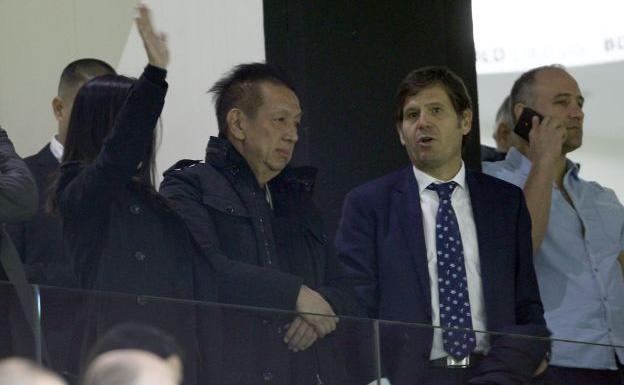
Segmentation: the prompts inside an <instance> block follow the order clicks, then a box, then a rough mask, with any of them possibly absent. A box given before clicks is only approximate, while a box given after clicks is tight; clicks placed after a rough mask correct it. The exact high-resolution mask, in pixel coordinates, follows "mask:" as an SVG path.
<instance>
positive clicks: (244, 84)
mask: <svg viewBox="0 0 624 385" xmlns="http://www.w3.org/2000/svg"><path fill="white" fill-rule="evenodd" d="M262 82H270V83H274V84H277V85H282V86H285V87H288V88H289V89H291V90H292V91H293V92H295V93H296V91H295V87H294V86H293V85H292V83H291V82H290V80H289V79H288V76H287V75H286V73H285V72H284V71H283V70H282V69H280V68H279V67H277V66H274V65H271V64H266V63H247V64H240V65H237V66H236V67H234V68H233V69H232V70H231V71H230V72H228V73H227V74H226V75H225V76H223V77H222V78H221V79H219V80H218V81H217V82H216V83H215V84H214V85H213V86H212V87H211V88H210V90H209V91H208V92H210V93H212V94H213V100H214V104H215V111H216V114H217V122H218V124H219V133H220V134H221V135H225V134H226V133H227V114H228V112H230V110H231V109H232V108H240V109H241V110H243V111H244V112H245V113H246V114H248V115H250V116H252V117H253V116H255V114H256V111H257V110H258V107H260V105H261V104H262V94H261V92H260V88H259V85H260V84H261V83H262Z"/></svg>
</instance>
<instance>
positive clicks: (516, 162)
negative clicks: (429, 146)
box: [483, 66, 624, 384]
mask: <svg viewBox="0 0 624 385" xmlns="http://www.w3.org/2000/svg"><path fill="white" fill-rule="evenodd" d="M583 102H584V98H583V96H582V94H581V91H580V90H579V87H578V84H577V82H576V80H575V79H574V78H573V77H572V76H571V75H570V74H569V73H567V72H566V71H565V69H563V68H562V67H558V66H545V67H539V68H536V69H533V70H530V71H528V72H526V73H524V74H523V75H521V76H520V78H518V80H516V82H515V84H514V86H513V88H512V91H511V108H512V109H513V113H514V117H515V119H517V118H518V117H519V115H520V114H521V112H522V110H523V108H524V107H525V106H526V107H530V108H532V109H534V110H536V111H537V112H539V113H540V114H542V115H543V116H544V117H545V118H544V119H543V120H542V121H541V122H540V121H539V120H538V118H533V122H532V123H533V127H532V129H531V131H530V134H529V141H526V140H525V139H522V138H520V137H519V136H517V135H514V139H513V141H514V143H513V145H514V147H512V148H511V149H510V151H509V152H508V154H507V157H506V159H505V160H503V161H500V162H494V163H490V162H485V163H484V164H483V171H484V172H485V173H487V174H490V175H493V176H496V177H499V178H501V179H503V180H506V181H508V182H511V183H513V184H515V185H517V186H520V187H522V188H523V189H524V194H525V197H526V201H527V206H528V208H529V212H530V214H531V220H532V225H533V227H532V237H533V250H534V254H535V257H534V265H535V270H536V273H537V278H538V283H539V287H540V293H541V297H542V301H543V304H544V310H545V314H544V316H545V318H546V322H547V324H548V327H549V328H550V329H551V331H552V333H553V337H554V338H556V339H566V340H574V341H583V342H587V343H588V344H572V343H566V342H558V341H555V342H554V344H553V350H552V358H551V369H550V373H551V375H552V376H554V377H555V378H557V379H559V381H561V382H562V383H565V384H598V383H600V384H623V383H624V370H623V368H622V362H624V348H621V346H624V278H623V276H624V262H623V260H624V252H623V250H624V207H623V206H622V205H621V204H620V202H619V201H618V200H617V198H616V196H615V194H614V193H613V191H612V190H610V189H608V188H605V187H602V186H600V185H599V184H598V183H596V182H588V181H585V180H583V179H581V178H580V177H579V167H578V165H576V164H574V163H573V162H571V161H570V160H569V159H567V158H566V154H567V153H569V152H571V151H574V150H575V149H577V148H579V147H580V146H581V144H582V138H583V118H584V113H583ZM529 143H530V144H529ZM596 344H602V345H603V346H601V345H596ZM604 345H616V346H620V347H615V348H614V347H612V346H604Z"/></svg>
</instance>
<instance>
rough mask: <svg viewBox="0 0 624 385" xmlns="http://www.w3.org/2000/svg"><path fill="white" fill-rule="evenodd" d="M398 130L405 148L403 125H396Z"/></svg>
mask: <svg viewBox="0 0 624 385" xmlns="http://www.w3.org/2000/svg"><path fill="white" fill-rule="evenodd" d="M396 129H397V132H398V133H399V140H400V141H401V144H402V145H403V146H405V137H404V136H403V128H402V125H401V123H397V124H396Z"/></svg>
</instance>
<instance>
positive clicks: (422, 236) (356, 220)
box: [336, 67, 544, 385]
mask: <svg viewBox="0 0 624 385" xmlns="http://www.w3.org/2000/svg"><path fill="white" fill-rule="evenodd" d="M396 100H397V101H396V127H397V132H398V134H399V138H400V140H401V143H402V144H403V146H404V147H405V149H406V150H407V154H408V156H409V159H410V161H411V163H412V164H411V165H410V166H409V167H407V168H405V169H403V170H399V171H397V172H394V173H391V174H389V175H386V176H384V177H382V178H380V179H377V180H374V181H371V182H368V183H366V184H364V185H362V186H360V187H357V188H355V189H354V190H353V191H351V192H350V193H349V194H348V195H347V197H346V199H345V203H344V207H343V213H342V220H341V223H340V227H339V230H338V233H337V237H336V246H337V248H338V251H339V258H340V260H341V262H342V263H343V265H344V266H345V267H346V270H347V272H348V274H349V275H350V277H351V278H352V279H353V282H354V284H355V288H356V290H357V293H358V297H359V299H360V301H361V304H362V305H363V306H364V307H365V308H366V310H367V312H368V315H369V316H370V317H373V318H379V319H383V320H392V321H406V322H410V323H419V324H424V325H434V326H442V327H443V328H444V331H442V330H440V329H436V331H435V332H433V331H432V328H430V327H424V328H423V327H420V328H419V327H406V326H399V325H397V324H394V325H383V326H382V328H381V337H382V340H381V343H382V346H381V349H382V356H383V371H384V373H383V374H384V375H385V376H387V377H389V379H390V381H391V382H392V384H394V385H399V384H416V383H419V384H420V383H432V384H433V383H435V384H439V383H451V384H452V383H460V382H462V381H464V380H465V379H466V378H468V377H469V376H470V371H471V368H473V367H474V366H475V365H476V364H477V363H478V362H479V361H480V360H481V359H482V358H483V356H484V355H485V354H486V353H487V351H488V348H489V346H490V338H489V336H488V335H486V334H484V333H474V332H470V331H467V329H468V330H470V329H474V330H487V331H495V330H497V329H500V328H502V327H508V326H513V325H524V324H536V325H544V318H543V308H542V304H541V302H540V298H539V292H538V288H537V283H536V278H535V272H534V270H533V264H532V248H531V224H530V220H529V213H528V211H527V208H526V204H525V201H524V198H523V195H522V191H521V190H520V189H518V188H516V187H514V186H512V185H511V184H508V183H503V182H501V181H500V180H497V179H495V178H491V177H489V176H487V175H484V174H481V173H478V172H473V171H470V170H467V169H466V168H465V166H464V163H463V161H462V158H461V152H462V143H463V140H464V137H465V136H466V135H467V134H468V133H469V132H470V129H471V124H472V107H471V101H470V97H469V96H468V92H467V90H466V88H465V86H464V84H463V82H462V80H461V79H460V78H459V77H458V76H457V75H455V74H454V73H452V72H451V71H450V70H448V69H446V68H442V67H427V68H422V69H417V70H415V71H413V72H411V73H410V74H409V75H408V76H407V77H406V78H405V79H404V80H403V81H402V83H401V84H400V85H399V88H398V92H397V98H396ZM455 329H457V330H455ZM536 365H537V364H536ZM536 369H537V368H536Z"/></svg>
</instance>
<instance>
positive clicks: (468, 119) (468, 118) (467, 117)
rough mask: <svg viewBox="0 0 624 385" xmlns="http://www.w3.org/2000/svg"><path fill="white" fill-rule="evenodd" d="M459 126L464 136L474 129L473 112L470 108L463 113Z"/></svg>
mask: <svg viewBox="0 0 624 385" xmlns="http://www.w3.org/2000/svg"><path fill="white" fill-rule="evenodd" d="M459 125H460V128H461V130H462V134H463V135H468V133H469V132H470V130H471V129H472V110H471V109H470V108H467V109H465V110H464V112H462V113H461V117H460V122H459Z"/></svg>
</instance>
